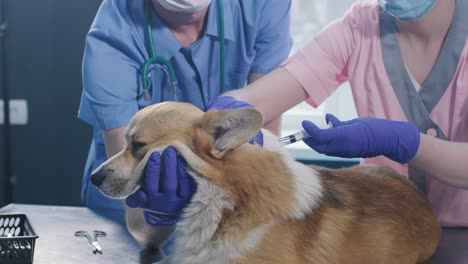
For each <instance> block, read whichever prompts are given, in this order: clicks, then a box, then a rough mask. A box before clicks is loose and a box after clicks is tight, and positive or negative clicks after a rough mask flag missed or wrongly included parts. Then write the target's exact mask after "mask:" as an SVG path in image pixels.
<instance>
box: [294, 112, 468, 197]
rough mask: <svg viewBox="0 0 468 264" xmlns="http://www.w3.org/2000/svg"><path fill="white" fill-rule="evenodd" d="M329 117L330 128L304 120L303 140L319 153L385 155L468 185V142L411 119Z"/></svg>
mask: <svg viewBox="0 0 468 264" xmlns="http://www.w3.org/2000/svg"><path fill="white" fill-rule="evenodd" d="M326 121H327V123H330V124H331V125H332V127H331V128H326V129H321V128H319V127H317V126H316V125H315V124H313V123H312V122H309V121H304V122H303V123H302V126H303V127H304V130H305V131H306V132H307V134H308V135H309V136H310V137H309V138H307V139H305V140H304V142H305V143H306V144H307V145H309V147H311V148H312V149H314V150H316V151H317V152H319V153H322V154H325V155H329V156H335V157H342V158H369V157H376V156H380V155H383V156H385V157H387V158H389V159H391V160H393V161H396V162H399V163H402V164H405V163H409V164H410V165H411V166H414V167H415V168H417V169H419V170H421V171H423V172H425V173H426V175H428V176H430V177H435V178H437V179H439V180H441V181H443V182H446V183H448V184H450V185H453V186H455V187H459V188H468V173H467V172H468V158H467V154H468V143H458V142H449V141H445V140H441V139H437V138H433V137H430V136H427V135H425V134H422V133H420V132H419V129H418V127H417V126H416V124H415V123H412V122H405V121H393V120H385V119H379V118H372V117H367V118H356V119H353V120H350V121H343V122H342V121H340V120H338V119H337V118H336V117H334V116H333V115H330V114H327V115H326Z"/></svg>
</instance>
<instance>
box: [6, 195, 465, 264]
mask: <svg viewBox="0 0 468 264" xmlns="http://www.w3.org/2000/svg"><path fill="white" fill-rule="evenodd" d="M18 213H19V214H26V215H27V216H28V218H29V220H30V221H31V223H32V225H33V227H34V229H35V230H36V232H37V234H38V235H39V238H38V239H37V240H36V246H35V253H34V264H56V263H57V264H75V263H76V264H78V263H86V264H94V263H99V264H111V263H112V264H115V263H122V264H133V263H139V264H148V263H153V262H156V261H158V260H160V254H159V252H157V251H147V250H143V248H141V246H139V245H138V243H137V242H135V240H134V239H133V238H132V237H131V235H130V234H129V233H128V232H127V230H126V228H125V225H124V224H123V223H122V222H116V221H115V220H112V219H122V217H117V216H118V213H117V212H116V211H113V210H103V211H99V212H95V211H91V210H89V209H87V208H83V207H63V206H40V205H22V204H10V205H7V206H5V207H3V208H1V209H0V214H18ZM77 230H87V231H89V232H92V231H93V230H102V231H105V232H106V233H107V237H105V238H100V239H99V244H100V245H101V246H102V249H103V254H102V255H100V254H93V252H92V248H91V246H90V245H89V244H88V243H87V242H86V240H83V239H80V238H76V237H75V236H74V233H75V231H77ZM465 263H467V264H468V228H444V230H443V235H442V239H441V242H440V245H439V248H438V250H437V252H436V254H435V255H434V257H433V258H432V259H431V260H430V261H429V262H427V264H465Z"/></svg>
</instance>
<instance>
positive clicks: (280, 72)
mask: <svg viewBox="0 0 468 264" xmlns="http://www.w3.org/2000/svg"><path fill="white" fill-rule="evenodd" d="M224 95H227V96H232V97H234V98H236V99H238V100H241V101H245V102H248V103H250V104H251V105H253V106H254V107H255V108H256V109H257V110H258V111H260V112H261V113H262V115H263V123H264V124H267V123H269V122H270V121H272V120H273V119H275V118H277V117H279V116H280V115H281V114H282V113H283V112H285V111H287V110H288V109H290V108H291V107H293V106H295V105H297V104H298V103H300V102H302V101H304V100H305V99H307V93H306V92H305V90H304V89H303V88H302V86H301V84H300V83H299V82H298V81H297V80H296V79H295V78H294V77H293V76H292V75H291V74H290V73H288V72H287V71H286V70H284V69H283V68H278V69H276V70H274V71H273V72H271V73H269V74H266V75H265V76H263V77H262V78H260V79H258V80H257V81H255V82H253V83H251V84H249V85H248V86H246V87H245V88H242V89H237V90H232V91H229V92H227V93H225V94H224Z"/></svg>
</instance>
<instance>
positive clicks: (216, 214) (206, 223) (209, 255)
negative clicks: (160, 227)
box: [164, 177, 269, 264]
mask: <svg viewBox="0 0 468 264" xmlns="http://www.w3.org/2000/svg"><path fill="white" fill-rule="evenodd" d="M196 179H197V183H198V191H197V193H196V194H195V195H194V196H193V198H192V201H191V203H190V205H189V206H188V207H187V208H186V209H185V210H184V213H183V216H182V219H181V220H180V221H179V223H178V224H177V227H176V231H175V245H174V248H173V251H174V254H170V256H169V259H168V260H167V263H171V264H173V263H180V264H201V263H219V264H223V263H228V262H229V261H230V260H232V259H236V258H239V257H241V256H243V255H245V254H246V253H247V252H248V251H250V250H252V249H253V248H255V246H256V245H257V244H258V243H259V240H260V239H261V238H262V237H263V233H264V232H265V231H266V230H267V229H268V226H269V224H261V225H259V226H258V227H256V228H253V229H252V230H250V231H248V232H247V233H246V232H245V231H246V230H243V233H238V234H237V235H238V236H239V237H238V238H237V239H235V237H232V236H230V239H229V240H223V239H216V238H215V237H216V232H217V231H218V228H219V226H220V223H221V221H222V220H223V213H224V212H226V211H232V210H234V205H233V204H232V203H231V202H230V201H229V200H228V197H227V194H226V193H225V192H223V191H222V190H221V189H220V188H219V187H217V186H216V185H214V184H213V183H211V182H209V181H207V180H206V179H204V178H201V177H196ZM231 231H232V230H228V232H231ZM164 263H166V262H164Z"/></svg>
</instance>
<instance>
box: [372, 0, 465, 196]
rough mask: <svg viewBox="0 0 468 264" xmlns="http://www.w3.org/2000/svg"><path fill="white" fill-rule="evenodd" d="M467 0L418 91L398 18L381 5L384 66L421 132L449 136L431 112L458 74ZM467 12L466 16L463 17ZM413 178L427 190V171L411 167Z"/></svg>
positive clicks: (458, 8) (457, 8) (460, 4)
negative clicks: (402, 44)
mask: <svg viewBox="0 0 468 264" xmlns="http://www.w3.org/2000/svg"><path fill="white" fill-rule="evenodd" d="M467 15H468V0H457V1H456V6H455V14H454V17H453V20H452V24H451V25H450V29H449V32H448V33H447V36H446V39H445V41H444V44H443V46H442V50H441V52H440V54H439V57H438V59H437V62H436V64H435V65H434V67H433V69H432V71H431V73H430V74H429V76H428V78H427V80H426V81H425V82H424V83H423V84H422V88H421V90H420V91H419V92H418V91H416V89H415V87H414V86H413V83H412V81H411V79H410V76H409V74H408V71H407V70H406V67H405V64H404V62H403V58H402V57H401V52H400V46H399V43H398V36H397V31H398V30H397V27H396V24H395V18H393V17H392V16H390V15H389V14H388V13H387V12H385V11H384V10H383V9H382V8H381V9H380V41H381V46H382V56H383V62H384V65H385V69H386V71H387V75H388V78H389V79H390V83H391V85H392V87H393V90H394V91H395V94H396V96H397V98H398V101H399V103H400V106H401V108H402V109H403V112H404V113H405V115H406V118H407V119H408V121H411V122H414V123H416V124H417V126H418V128H419V131H420V132H421V133H424V134H427V133H429V132H431V130H432V131H435V132H436V135H435V136H436V137H437V138H439V139H443V140H447V136H446V135H445V134H444V132H443V131H442V130H441V129H440V128H439V126H438V125H437V124H436V123H435V122H434V121H432V120H431V117H430V115H429V114H430V113H431V112H432V110H433V109H434V107H435V106H436V105H437V103H438V102H439V100H440V99H441V98H442V96H443V95H444V93H445V91H446V90H447V89H448V87H449V85H450V83H451V81H452V79H453V77H454V76H455V73H456V70H457V67H458V63H459V60H460V56H461V53H462V51H463V48H464V47H465V42H466V39H467V37H468V20H466V19H465V18H466V16H467ZM464 16H465V17H464ZM409 178H410V180H411V181H412V182H413V183H414V184H415V185H416V186H417V187H418V189H419V190H421V191H422V192H423V193H426V187H427V186H426V177H425V175H424V174H423V173H422V172H420V171H418V170H416V169H414V168H412V167H411V166H410V167H409Z"/></svg>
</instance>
